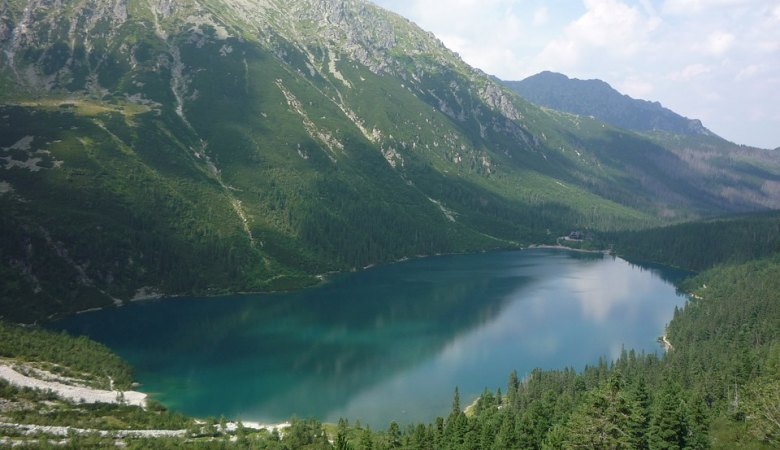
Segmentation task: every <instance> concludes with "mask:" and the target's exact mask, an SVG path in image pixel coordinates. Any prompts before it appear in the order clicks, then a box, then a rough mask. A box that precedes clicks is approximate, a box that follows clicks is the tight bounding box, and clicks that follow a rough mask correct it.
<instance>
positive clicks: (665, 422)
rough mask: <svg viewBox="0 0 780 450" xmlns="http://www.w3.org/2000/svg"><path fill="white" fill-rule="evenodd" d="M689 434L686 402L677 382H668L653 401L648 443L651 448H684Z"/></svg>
mask: <svg viewBox="0 0 780 450" xmlns="http://www.w3.org/2000/svg"><path fill="white" fill-rule="evenodd" d="M687 434H688V427H687V424H686V413H685V404H684V402H683V399H682V394H681V392H680V386H679V385H678V384H676V383H672V382H668V381H667V382H666V383H665V384H664V386H663V387H662V389H661V392H660V393H659V395H658V397H657V398H656V399H655V402H654V403H653V411H652V414H651V417H650V429H649V434H648V445H649V448H650V450H682V449H683V448H685V436H686V435H687Z"/></svg>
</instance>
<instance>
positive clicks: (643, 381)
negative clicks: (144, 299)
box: [0, 214, 780, 450]
mask: <svg viewBox="0 0 780 450" xmlns="http://www.w3.org/2000/svg"><path fill="white" fill-rule="evenodd" d="M713 224H717V225H718V226H723V229H725V230H726V231H725V233H726V234H727V235H728V236H729V237H730V238H729V239H717V238H715V237H716V236H722V235H721V234H718V233H724V231H720V230H718V226H714V225H713ZM779 224H780V216H778V215H777V214H762V215H755V216H745V217H737V218H729V219H719V220H717V221H705V222H701V223H696V224H686V225H681V226H676V227H668V228H663V229H659V230H648V231H645V232H641V233H640V232H637V233H631V234H629V233H622V234H619V235H611V236H606V235H604V236H600V237H599V238H598V239H609V238H614V239H615V240H614V242H613V244H614V248H615V249H616V250H618V251H620V252H621V254H624V255H625V256H627V257H634V258H635V259H650V258H648V256H647V254H646V253H642V251H641V250H642V249H652V248H653V244H654V243H655V244H656V245H657V243H658V242H668V243H669V245H670V247H669V248H668V249H666V250H667V251H668V252H667V253H666V254H665V255H666V256H665V258H664V259H663V262H664V263H666V264H671V265H676V266H680V267H690V266H695V267H702V266H712V267H710V268H708V269H707V270H705V271H703V272H700V273H698V274H696V275H695V276H692V277H690V278H688V279H685V280H683V281H681V282H679V283H678V288H679V289H680V290H681V291H683V292H686V293H688V294H689V300H688V302H687V304H686V305H685V306H684V307H683V308H679V309H677V310H676V311H675V313H674V318H673V320H672V321H671V322H670V324H669V325H668V327H667V330H666V334H665V338H666V340H667V342H668V349H667V350H666V352H664V353H663V354H660V355H659V354H656V353H651V354H645V353H637V352H635V351H633V350H631V349H626V350H624V351H623V352H622V355H621V356H620V357H619V358H618V359H617V360H615V361H607V360H606V359H601V360H599V361H594V363H593V364H592V365H590V366H587V367H585V368H584V369H583V370H581V371H577V370H575V369H573V368H562V369H560V370H534V371H533V372H531V373H530V374H529V375H528V376H527V377H525V378H522V379H521V378H520V377H518V375H517V373H512V374H508V382H507V386H506V388H505V389H503V390H498V391H496V392H491V391H487V390H486V391H485V392H484V393H483V394H482V396H481V397H480V398H479V399H478V400H477V401H476V402H474V403H473V404H471V405H469V406H468V408H465V411H464V407H465V406H466V405H465V404H464V403H462V402H461V399H460V397H459V393H458V390H457V388H456V387H455V388H454V390H455V392H454V397H453V402H452V410H451V412H450V414H449V415H448V416H447V417H439V418H437V419H436V420H435V421H433V422H431V423H418V424H411V425H406V426H400V425H399V424H397V423H395V422H394V423H391V424H389V426H388V427H387V429H384V430H373V429H371V428H369V427H367V426H364V425H361V424H360V422H359V420H355V419H359V418H353V421H348V420H346V419H343V420H341V421H339V423H338V424H322V423H320V422H318V421H316V420H311V419H308V420H298V419H296V420H293V421H292V424H291V426H290V427H289V428H287V429H285V430H283V431H281V432H278V431H273V432H268V431H265V430H263V431H257V430H248V429H245V428H243V427H238V429H234V430H228V428H227V427H225V426H224V419H222V420H218V419H214V418H211V419H207V420H205V421H200V422H198V421H194V420H193V419H188V418H186V417H183V416H181V415H178V414H175V413H171V412H168V411H166V410H165V408H163V407H161V406H160V405H152V407H151V408H149V409H148V410H142V409H140V408H135V407H129V406H111V405H95V406H82V407H76V408H74V407H73V406H72V405H71V406H70V407H68V406H65V405H62V406H59V407H58V408H59V413H58V414H57V415H52V414H46V413H43V412H42V410H36V409H34V408H33V410H27V411H24V410H21V409H17V410H13V411H12V412H10V413H9V412H7V411H6V412H0V416H2V420H1V421H0V422H15V423H36V424H46V425H51V424H56V425H66V426H81V427H82V428H95V427H97V426H101V427H103V428H105V427H106V426H108V425H106V424H111V423H113V424H114V425H113V426H114V429H116V427H117V426H118V425H117V422H119V423H120V424H121V425H119V426H120V428H121V426H125V427H131V428H132V427H135V428H146V429H148V428H152V427H157V428H163V429H174V428H176V429H185V430H187V431H186V433H187V434H186V435H187V436H188V437H186V438H182V437H170V438H155V439H153V440H152V439H151V438H137V439H124V440H123V441H122V442H123V444H124V445H126V446H127V447H128V448H149V447H154V448H236V447H237V448H261V449H262V448H267V449H302V448H308V449H331V448H335V449H338V450H344V449H353V450H364V449H445V448H446V449H540V450H541V449H545V450H547V449H549V450H552V449H575V448H585V449H648V450H660V449H664V450H666V449H689V450H696V449H710V448H711V449H759V450H760V449H771V448H778V446H780V252H778V251H777V250H776V247H772V245H775V246H776V245H777V244H776V233H775V234H774V235H773V233H772V230H774V229H776V227H777V226H778V225H779ZM629 237H630V239H628V238H629ZM773 239H774V240H773ZM755 240H758V241H759V243H758V244H756V242H755ZM707 241H708V242H709V243H710V248H711V252H710V253H708V255H710V257H711V258H712V259H711V263H709V264H707V263H704V262H703V263H701V264H702V265H694V264H692V263H691V261H697V259H696V258H694V257H693V253H697V252H698V251H699V250H698V247H697V244H695V243H696V242H707ZM629 242H630V243H632V245H633V246H628V245H627V244H626V243H629ZM640 243H646V244H645V245H646V246H645V247H643V246H642V245H640ZM675 243H677V244H675ZM674 245H677V247H674ZM635 249H636V250H635ZM719 255H723V256H719ZM0 333H2V337H3V339H2V340H0V342H2V344H0V354H2V356H4V357H6V358H9V357H10V358H17V359H20V358H21V359H28V360H29V359H45V360H49V361H55V362H57V363H58V364H60V365H63V366H68V367H71V368H74V369H78V370H80V371H86V372H90V371H91V372H93V373H94V372H96V371H105V370H107V369H105V368H109V367H113V369H111V370H112V371H113V372H112V373H113V374H114V376H115V377H116V378H117V379H122V380H126V379H128V378H127V377H128V376H129V375H128V374H129V369H128V368H127V367H126V366H124V365H123V364H122V363H121V362H118V360H116V359H115V357H114V356H113V355H110V353H109V352H108V351H107V350H106V349H105V348H103V347H102V346H100V345H99V344H95V343H92V342H90V341H88V340H86V339H84V338H77V339H76V338H71V337H69V336H67V335H64V334H54V333H50V332H44V331H40V330H36V329H35V328H32V329H30V328H22V327H15V326H7V325H4V326H3V327H2V328H0ZM23 342H29V343H31V344H30V345H23V344H22V343H23ZM59 343H62V344H63V345H59ZM98 366H99V367H101V368H98ZM35 395H39V396H40V395H43V396H44V397H45V394H32V393H30V392H28V391H24V392H23V391H20V390H18V389H15V388H13V387H11V386H9V385H7V384H2V385H0V396H1V397H3V398H5V399H6V400H5V401H6V402H15V401H16V402H18V398H20V397H21V398H28V399H29V398H33V399H34V398H35ZM15 399H16V400H15ZM44 409H45V408H44ZM49 409H51V407H49ZM55 409H57V408H55ZM106 417H113V418H114V419H113V421H112V420H106ZM90 424H93V426H88V425H90ZM109 429H110V426H109ZM3 433H5V430H4V431H3ZM11 438H13V439H20V440H22V441H26V442H30V443H32V442H35V445H43V446H45V445H48V444H47V443H49V442H51V441H50V440H46V439H40V436H39V437H36V438H31V437H29V436H27V435H25V436H11V437H8V438H6V439H11ZM115 441H116V439H115V438H112V437H110V436H101V435H97V434H94V433H93V434H73V435H72V436H70V437H69V439H68V440H67V442H68V445H70V446H71V447H72V448H89V447H103V446H113V445H114V444H115Z"/></svg>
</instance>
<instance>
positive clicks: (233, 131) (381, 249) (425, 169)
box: [0, 0, 780, 320]
mask: <svg viewBox="0 0 780 450" xmlns="http://www.w3.org/2000/svg"><path fill="white" fill-rule="evenodd" d="M1 8H2V10H0V86H2V89H0V166H2V167H3V169H2V170H0V206H1V207H2V208H3V212H4V214H3V215H2V218H0V227H2V233H0V235H2V238H0V239H2V241H1V244H2V245H0V277H2V280H3V281H2V293H1V294H0V315H3V316H5V317H6V318H10V319H13V320H33V319H36V318H40V317H46V316H48V315H50V314H53V313H58V312H70V311H76V310H80V309H86V308H91V307H98V306H103V305H106V304H110V303H112V302H113V303H121V302H123V301H126V300H128V299H130V298H133V297H140V296H145V295H159V294H169V295H170V294H183V293H199V294H209V293H220V292H226V291H247V290H272V289H287V288H293V287H300V286H304V285H307V284H310V283H314V282H316V277H315V276H316V275H318V274H322V273H326V272H329V271H333V270H347V269H351V268H356V267H362V266H365V265H368V264H372V263H376V262H382V261H390V260H393V259H397V258H401V257H404V256H409V255H415V254H432V253H438V252H455V251H469V250H477V249H487V248H496V247H506V246H513V245H522V244H528V243H532V242H544V241H546V240H549V239H553V238H554V236H557V235H559V234H560V233H563V232H566V231H568V230H570V229H573V228H589V229H598V230H610V229H621V228H627V227H631V228H637V227H646V226H649V225H652V224H657V223H660V222H662V221H664V220H668V219H669V218H675V219H677V220H679V219H681V218H686V217H695V216H698V215H701V214H711V213H715V212H724V211H733V210H752V209H756V208H763V207H767V206H776V205H774V203H773V202H776V201H777V200H776V197H772V196H770V195H767V194H766V193H765V192H764V191H763V190H762V189H763V186H764V184H765V183H766V182H767V180H770V178H771V174H773V173H777V172H778V170H780V169H778V167H780V164H779V163H778V162H777V161H776V160H775V159H774V157H767V158H766V160H765V161H762V162H761V164H760V165H759V169H760V170H763V171H764V172H761V171H760V170H754V171H753V172H751V178H750V179H749V180H742V179H738V180H730V181H728V183H730V184H733V185H736V186H737V189H739V190H740V192H748V193H749V194H750V195H741V196H733V195H732V196H729V195H723V192H721V191H720V190H719V189H720V188H721V187H722V186H721V185H718V186H715V187H714V188H713V187H712V186H711V185H710V184H708V181H707V178H706V174H704V173H701V172H699V171H697V170H696V167H694V166H692V165H690V164H688V163H687V162H686V161H684V160H683V159H681V158H680V156H679V155H678V154H676V153H674V152H672V151H669V150H668V149H667V148H666V147H665V146H664V145H665V144H664V143H663V142H660V141H653V140H651V139H648V138H647V137H644V136H640V135H637V134H634V133H631V132H626V131H622V130H618V129H614V128H611V127H608V126H606V125H604V124H603V123H601V122H598V121H595V120H591V119H585V118H581V117H578V116H572V115H568V114H562V113H558V112H555V111H550V110H544V109H540V108H538V107H536V106H534V105H532V104H530V103H527V102H525V101H524V100H522V99H521V98H519V97H518V96H516V95H514V94H513V93H512V92H511V91H509V90H508V89H506V88H505V87H503V86H501V85H500V84H499V83H498V82H496V81H495V80H494V79H492V78H490V77H488V76H486V75H484V74H483V73H481V72H479V71H477V70H474V69H472V68H470V67H468V66H467V65H466V64H465V63H463V62H462V61H461V60H460V59H459V58H458V57H457V56H456V55H455V54H453V53H452V52H450V51H449V50H447V49H446V48H445V47H444V46H443V45H442V44H441V43H440V42H439V41H438V40H436V39H435V38H434V37H433V36H431V35H430V34H428V33H425V32H423V31H422V30H420V29H418V28H417V27H415V26H413V25H412V24H411V23H410V22H408V21H407V20H405V19H403V18H401V17H399V16H397V15H394V14H391V13H389V12H387V11H384V10H382V9H380V8H378V7H375V6H373V5H371V4H369V3H366V2H363V1H358V0H351V1H336V0H296V1H290V2H279V1H274V0H265V1H259V2H249V1H242V0H232V1H226V0H186V1H177V2H171V1H167V0H148V1H141V0H111V1H97V0H80V1H73V2H60V1H55V0H9V1H5V2H3V4H2V7H1ZM773 198H774V200H773Z"/></svg>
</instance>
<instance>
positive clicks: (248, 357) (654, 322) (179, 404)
mask: <svg viewBox="0 0 780 450" xmlns="http://www.w3.org/2000/svg"><path fill="white" fill-rule="evenodd" d="M683 275H684V273H683V272H680V271H676V270H673V269H663V268H658V267H654V268H652V269H644V268H642V267H639V266H635V265H632V264H629V263H627V262H626V261H623V260H621V259H619V258H613V257H610V256H604V255H601V254H587V253H579V252H569V251H561V250H550V249H533V250H525V251H512V252H495V253H482V254H473V255H453V256H439V257H431V258H424V259H417V260H411V261H406V262H403V263H398V264H392V265H387V266H381V267H375V268H372V269H369V270H365V271H362V272H358V273H354V274H349V275H345V276H339V277H337V278H336V279H334V280H332V281H330V282H328V283H326V284H324V285H322V286H319V287H316V288H313V289H308V290H304V291H300V292H295V293H284V294H260V295H237V296H228V297H220V298H179V299H171V300H162V301H148V302H138V303H134V304H132V305H129V306H127V307H123V308H119V309H108V310H102V311H95V312H88V313H84V314H80V315H76V316H72V317H68V318H66V319H64V320H61V321H59V322H56V323H53V324H51V325H50V327H52V328H55V329H64V330H67V331H69V332H71V333H73V334H86V335H88V336H90V337H92V338H93V339H95V340H97V341H100V342H103V343H104V344H106V345H108V346H109V347H110V348H112V349H113V350H114V351H116V352H117V353H118V354H119V355H121V356H122V357H124V358H126V359H127V360H128V361H129V362H130V363H131V364H132V365H133V366H134V368H135V375H136V378H137V379H138V381H139V382H140V383H141V384H142V385H141V387H140V390H141V391H144V392H147V393H149V394H151V396H152V397H153V398H154V399H156V400H158V401H160V402H162V403H163V404H165V405H166V406H168V407H169V408H171V409H174V410H177V411H181V412H184V413H187V414H191V415H195V416H199V417H204V416H215V417H219V416H221V415H224V416H225V417H228V418H231V419H242V420H248V421H249V420H251V421H260V422H278V421H283V420H285V419H288V418H290V417H292V416H297V417H314V418H317V419H320V420H322V421H326V422H336V421H338V419H339V418H340V417H345V418H348V419H350V420H351V421H354V420H356V419H359V420H360V421H361V423H364V424H366V423H368V424H371V426H372V427H374V428H385V427H386V426H387V424H388V423H389V422H390V421H393V420H394V421H397V422H399V423H401V424H404V423H411V422H414V421H431V420H433V419H434V418H435V417H436V416H437V415H446V414H447V413H448V411H449V409H450V407H451V401H452V394H453V391H454V388H455V386H458V387H459V389H460V393H461V399H462V402H463V403H464V404H465V403H467V402H469V401H470V400H472V399H473V398H475V397H476V396H477V395H479V393H481V392H482V391H483V390H484V389H485V388H488V389H491V390H495V389H496V388H501V389H502V391H505V390H506V388H505V385H506V380H507V378H508V376H509V373H510V372H511V371H512V370H513V369H516V370H517V372H518V374H519V375H520V376H521V377H522V376H524V375H525V374H527V373H529V372H530V371H531V370H533V369H534V368H536V367H540V368H544V369H554V368H563V367H575V368H578V369H581V368H582V367H584V366H585V365H586V364H595V363H596V362H597V361H598V358H599V357H600V356H606V357H608V358H614V357H617V356H618V355H619V354H620V351H621V348H623V347H625V348H626V349H636V350H638V351H642V350H643V351H647V352H659V353H660V352H661V351H662V350H661V348H660V346H659V344H658V343H657V342H656V339H657V337H658V336H660V335H662V334H663V332H664V326H665V325H666V323H668V321H669V320H671V318H672V315H673V312H674V307H675V306H680V305H682V304H684V298H683V297H681V296H679V295H678V294H677V293H676V291H675V288H674V286H672V285H671V284H670V281H671V280H674V279H676V278H679V277H681V276H683Z"/></svg>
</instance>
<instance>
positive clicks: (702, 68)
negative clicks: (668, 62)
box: [668, 64, 712, 81]
mask: <svg viewBox="0 0 780 450" xmlns="http://www.w3.org/2000/svg"><path fill="white" fill-rule="evenodd" d="M710 72H712V68H711V67H709V66H706V65H704V64H691V65H688V66H685V67H684V68H683V69H682V70H680V71H677V72H673V73H671V74H669V77H668V78H669V79H670V80H674V81H691V80H693V79H694V78H698V77H700V76H702V75H704V74H707V73H710Z"/></svg>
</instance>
